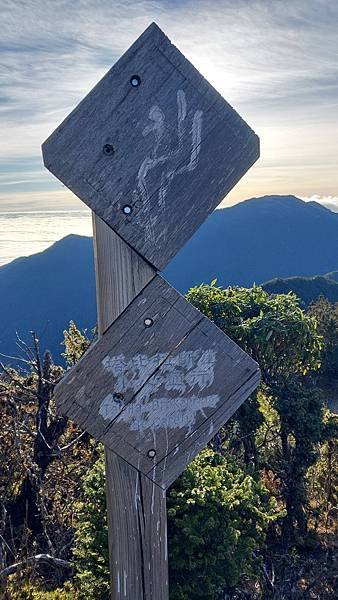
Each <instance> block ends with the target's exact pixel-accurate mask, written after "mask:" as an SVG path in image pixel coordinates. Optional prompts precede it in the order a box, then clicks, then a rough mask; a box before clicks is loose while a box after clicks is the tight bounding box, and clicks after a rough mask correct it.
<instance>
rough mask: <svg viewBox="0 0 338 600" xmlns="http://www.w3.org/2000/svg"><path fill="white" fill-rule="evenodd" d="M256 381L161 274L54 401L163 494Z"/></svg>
mask: <svg viewBox="0 0 338 600" xmlns="http://www.w3.org/2000/svg"><path fill="white" fill-rule="evenodd" d="M107 229H108V228H107ZM147 320H149V323H150V326H147V325H146V323H147ZM258 383H259V369H258V366H257V364H256V363H255V362H254V361H253V360H252V359H251V358H250V357H249V356H248V355H247V354H246V353H245V352H243V350H241V348H240V347H239V346H237V344H235V343H234V342H233V341H232V340H231V339H230V338H229V337H227V336H226V335H225V334H224V333H223V332H222V331H221V330H220V329H219V328H218V327H216V325H215V324H214V323H212V322H211V321H210V320H209V319H207V318H206V317H205V316H204V315H203V314H202V313H200V312H199V311H198V310H197V309H196V308H194V307H193V306H192V305H191V304H190V303H189V302H187V300H185V298H183V297H182V296H181V295H180V294H179V293H178V292H177V291H176V290H174V289H173V288H172V287H171V286H170V285H169V284H168V283H167V282H166V281H165V280H164V279H163V278H161V277H160V276H159V275H156V276H155V277H154V278H153V279H151V281H150V282H149V283H148V284H147V285H146V286H145V287H144V289H143V290H142V291H141V292H140V293H139V294H138V296H137V297H136V298H135V299H134V301H133V302H132V303H131V304H130V305H129V306H128V307H127V308H126V309H125V310H124V311H123V313H122V314H121V315H120V316H119V317H118V318H117V319H116V320H115V321H114V323H113V325H112V326H111V327H109V328H108V329H107V330H106V332H105V334H104V335H103V336H102V338H101V339H100V340H99V341H98V342H97V343H96V344H95V345H93V346H92V347H91V348H90V349H89V351H88V352H87V353H86V354H85V356H84V357H83V358H82V359H81V360H80V361H79V363H78V364H77V365H75V366H74V368H73V369H71V370H70V371H69V372H68V374H67V375H66V376H65V377H64V379H63V380H62V382H61V383H60V384H59V385H58V386H57V388H56V392H55V398H56V403H57V406H58V409H59V410H60V411H61V412H62V413H64V414H66V415H68V416H69V417H71V418H72V419H73V420H75V421H76V422H77V423H78V424H79V425H80V426H81V427H83V428H84V429H86V430H87V431H88V432H89V433H91V434H92V435H93V436H94V437H95V438H96V439H99V440H101V441H102V442H103V443H104V444H105V446H106V447H109V448H110V449H111V450H114V451H115V452H116V453H117V454H119V456H121V457H122V458H124V459H125V460H126V461H127V462H129V463H130V464H131V465H133V466H134V467H135V468H136V469H137V470H140V471H141V472H142V473H143V474H145V475H148V477H150V478H152V479H153V480H154V481H156V482H157V483H158V484H159V485H161V486H162V487H163V488H164V489H166V488H167V487H168V485H169V483H168V482H169V481H171V478H172V473H175V474H176V476H178V475H179V474H180V472H182V471H183V469H184V468H185V466H186V465H187V463H188V462H189V461H190V460H192V458H193V457H194V456H195V455H196V454H197V453H198V452H199V450H200V449H201V447H203V446H205V445H206V444H207V442H208V441H209V440H210V439H211V438H212V437H213V436H214V435H215V434H216V433H217V431H218V429H219V428H220V427H221V426H222V425H223V424H224V423H225V422H226V420H227V419H228V418H229V417H230V416H231V415H232V414H233V412H234V410H236V408H238V406H239V405H240V404H241V403H242V402H243V401H244V400H245V399H246V398H247V396H248V395H249V394H250V393H251V392H252V391H253V390H254V389H255V387H257V385H258ZM206 423H207V426H206ZM217 426H218V428H217ZM186 448H189V451H187V450H186ZM172 463H173V464H172ZM167 470H168V473H167Z"/></svg>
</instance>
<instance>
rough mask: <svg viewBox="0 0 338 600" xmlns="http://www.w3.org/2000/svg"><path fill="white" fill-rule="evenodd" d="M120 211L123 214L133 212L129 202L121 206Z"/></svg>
mask: <svg viewBox="0 0 338 600" xmlns="http://www.w3.org/2000/svg"><path fill="white" fill-rule="evenodd" d="M122 211H123V213H124V214H125V215H131V213H132V212H133V209H132V207H131V206H130V205H129V204H126V205H125V206H124V207H123V208H122Z"/></svg>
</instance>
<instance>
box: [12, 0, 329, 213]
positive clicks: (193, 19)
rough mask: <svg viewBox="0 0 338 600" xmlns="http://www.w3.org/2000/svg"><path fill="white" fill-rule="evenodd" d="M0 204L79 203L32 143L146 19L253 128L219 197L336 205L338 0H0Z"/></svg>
mask: <svg viewBox="0 0 338 600" xmlns="http://www.w3.org/2000/svg"><path fill="white" fill-rule="evenodd" d="M0 13H1V14H0V17H1V21H0V22H1V39H0V45H1V67H0V68H1V70H0V82H1V88H0V139H1V144H0V211H2V212H6V211H13V212H14V211H18V212H20V211H40V210H42V211H44V210H47V211H48V210H49V211H50V210H68V209H71V210H75V209H80V208H81V207H82V206H83V205H82V203H81V202H80V201H79V200H78V199H77V198H76V197H75V196H74V195H73V194H71V192H69V191H68V190H67V189H66V188H65V187H64V186H62V185H61V183H60V182H58V181H57V180H56V179H55V178H54V177H53V176H52V175H51V174H50V173H48V171H47V170H46V169H45V168H44V167H43V164H42V158H41V150H40V147H41V143H42V142H43V141H44V140H45V139H46V138H47V137H48V135H49V134H50V133H51V132H52V131H53V130H54V129H55V127H56V126H57V125H58V124H59V123H60V122H61V121H62V120H63V119H64V117H65V116H66V115H67V114H68V113H69V112H70V111H71V110H72V109H73V108H74V106H76V104H77V103H78V102H79V101H80V100H81V99H82V98H83V96H84V95H85V94H86V93H88V91H89V90H90V89H91V88H92V87H93V86H94V84H95V83H96V82H97V81H98V80H99V79H100V78H101V77H102V76H103V75H104V73H105V72H106V71H107V70H108V69H109V68H110V67H111V65H112V64H113V63H114V62H115V61H116V60H117V59H118V58H119V57H120V56H121V54H123V52H125V50H126V49H127V48H128V47H129V46H130V45H131V43H132V42H133V41H134V40H135V39H136V38H137V37H138V36H139V35H140V34H141V33H142V31H143V30H144V29H145V28H146V27H147V26H148V25H149V24H150V23H151V22H152V21H155V22H156V23H157V24H158V25H159V26H160V27H161V28H162V29H163V30H164V31H165V33H166V34H167V35H168V36H169V37H170V39H171V40H172V42H173V43H174V44H175V45H176V46H178V48H179V49H180V50H181V51H182V52H183V53H184V54H185V55H186V56H187V58H188V59H189V60H190V61H191V62H192V63H193V64H194V65H195V66H196V67H197V68H198V69H199V70H200V71H201V72H202V73H203V75H204V76H205V77H206V78H207V79H208V80H209V81H210V83H211V84H213V85H214V86H215V87H216V89H217V90H218V91H219V92H220V93H221V94H222V95H223V96H224V97H225V98H226V100H227V101H228V102H230V104H232V105H233V106H234V108H236V110H237V111H238V112H239V113H240V114H241V116H242V117H243V118H244V119H245V120H246V121H247V122H248V123H249V125H250V126H251V127H252V128H253V129H254V130H255V131H256V133H257V134H258V135H259V137H260V139H261V158H260V160H259V161H258V163H257V164H256V165H255V166H254V167H253V168H252V169H251V170H250V171H249V173H248V174H247V175H246V176H245V177H244V178H243V179H242V181H241V182H240V183H239V184H238V185H237V186H236V187H235V188H234V190H233V191H232V192H231V193H230V194H229V195H228V197H227V198H226V199H225V200H224V202H223V205H224V206H227V205H230V204H233V203H235V202H238V201H240V200H243V199H245V198H249V197H253V196H262V195H265V194H295V195H297V196H299V197H301V198H304V199H316V200H318V201H320V202H322V203H323V204H325V205H326V206H328V207H330V208H333V209H334V210H338V44H337V34H338V1H337V0H156V1H155V0H141V1H139V2H138V1H135V0H124V1H121V2H120V1H114V0H100V2H97V0H25V1H22V0H14V1H12V0H0Z"/></svg>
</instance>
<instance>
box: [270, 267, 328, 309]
mask: <svg viewBox="0 0 338 600" xmlns="http://www.w3.org/2000/svg"><path fill="white" fill-rule="evenodd" d="M262 287H263V288H264V289H265V290H266V291H267V292H268V293H269V294H288V293H289V292H294V293H295V294H296V296H298V298H300V299H301V300H302V301H303V302H304V304H305V305H306V306H308V305H309V304H311V302H313V301H315V300H317V298H319V296H325V298H327V299H328V300H329V301H330V302H332V303H333V304H335V303H336V302H338V271H335V272H332V273H327V274H326V275H317V276H315V277H285V278H284V279H282V278H280V277H276V278H275V279H271V280H270V281H267V282H266V283H264V284H263V286H262Z"/></svg>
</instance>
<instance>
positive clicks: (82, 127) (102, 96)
mask: <svg viewBox="0 0 338 600" xmlns="http://www.w3.org/2000/svg"><path fill="white" fill-rule="evenodd" d="M42 150H43V157H44V162H45V165H46V167H47V168H48V169H49V170H50V171H51V172H52V173H54V175H56V177H58V178H59V179H60V180H61V181H62V182H63V183H64V184H65V185H66V186H68V187H69V188H70V189H71V190H72V191H73V192H74V193H75V194H76V195H77V196H79V198H81V199H82V200H83V201H84V202H85V203H86V204H88V206H89V207H90V208H91V209H92V210H93V211H94V212H95V213H96V214H97V215H98V216H99V217H101V218H102V219H103V220H104V221H105V222H106V223H107V224H108V225H109V226H110V227H112V228H113V229H114V230H115V231H116V232H117V233H118V234H119V236H121V237H122V238H123V239H124V241H125V242H127V243H128V244H129V245H130V246H131V247H132V248H134V249H135V250H136V251H137V252H138V253H139V254H140V255H141V256H142V257H144V258H145V259H146V260H148V261H149V262H150V263H151V264H152V265H153V266H154V267H155V268H156V269H158V270H162V269H163V268H164V267H165V266H166V264H167V263H168V262H169V260H170V259H171V258H172V257H173V256H174V255H175V254H176V252H177V251H178V250H179V249H180V248H181V247H182V246H183V245H184V243H185V242H186V241H187V240H188V239H189V238H190V237H191V235H192V234H193V233H194V231H195V230H196V229H197V228H198V227H199V226H200V225H201V223H202V222H203V221H204V220H205V218H206V217H207V216H208V215H209V213H211V212H212V211H213V210H214V208H215V207H216V206H217V205H218V204H219V202H220V201H221V200H222V199H223V198H224V196H225V195H226V194H227V193H228V192H229V191H230V190H231V189H232V187H233V186H234V185H235V184H236V183H237V181H238V180H239V179H240V178H241V177H242V176H243V175H244V173H245V172H246V171H247V170H248V168H249V167H250V166H251V165H252V164H253V163H254V162H255V161H256V160H257V158H258V156H259V141H258V138H257V136H256V135H255V134H254V133H253V131H252V130H251V129H250V128H249V127H248V125H247V124H246V123H245V122H244V121H243V120H242V119H241V118H240V117H239V115H238V114H237V113H236V112H235V110H233V108H231V106H230V105H229V104H228V103H227V102H226V101H225V100H224V99H223V98H222V97H221V96H220V95H219V94H218V92H216V90H215V89H214V88H213V87H212V86H211V85H210V84H209V83H208V82H207V81H206V80H205V79H204V78H203V77H202V76H201V75H200V73H199V72H198V71H197V70H196V69H195V67H193V65H192V64H191V63H190V62H189V61H188V60H187V59H186V58H185V57H184V56H183V54H181V52H180V51H179V50H178V49H177V48H176V47H175V46H173V45H172V44H171V42H170V41H169V39H168V38H167V37H166V36H165V34H164V33H163V32H162V31H161V30H160V29H159V28H158V27H157V25H155V24H152V25H151V26H150V27H148V29H147V30H146V31H145V32H144V33H143V34H142V35H141V37H140V38H139V39H138V40H137V41H136V42H135V43H134V44H133V45H132V46H131V48H130V49H129V50H128V51H127V52H126V53H125V54H124V55H123V56H122V58H121V59H120V60H119V61H118V62H117V63H116V64H115V65H114V66H113V67H112V69H110V71H109V72H108V73H107V74H106V75H105V77H103V79H102V80H101V81H100V82H99V83H98V84H97V85H96V86H95V87H94V89H93V90H92V91H91V92H90V93H89V94H88V96H86V98H84V100H82V102H81V103H80V104H79V105H78V106H77V108H75V110H74V111H73V112H72V113H71V114H70V115H69V116H68V117H67V118H66V120H65V121H64V122H63V123H62V124H61V125H60V126H59V127H58V128H57V129H56V130H55V131H54V133H52V135H51V136H50V137H49V138H48V140H47V141H46V142H45V143H44V144H43V148H42Z"/></svg>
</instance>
